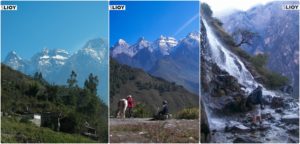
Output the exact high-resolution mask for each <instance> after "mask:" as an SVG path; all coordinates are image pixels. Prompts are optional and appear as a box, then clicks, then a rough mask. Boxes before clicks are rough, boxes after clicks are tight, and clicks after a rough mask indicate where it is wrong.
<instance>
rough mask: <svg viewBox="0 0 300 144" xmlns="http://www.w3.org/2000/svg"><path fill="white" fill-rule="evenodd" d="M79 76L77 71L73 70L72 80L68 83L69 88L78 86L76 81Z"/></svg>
mask: <svg viewBox="0 0 300 144" xmlns="http://www.w3.org/2000/svg"><path fill="white" fill-rule="evenodd" d="M76 77H77V74H76V73H75V71H73V70H72V72H71V75H70V78H69V79H68V80H67V83H68V84H69V87H76V86H77V80H76Z"/></svg>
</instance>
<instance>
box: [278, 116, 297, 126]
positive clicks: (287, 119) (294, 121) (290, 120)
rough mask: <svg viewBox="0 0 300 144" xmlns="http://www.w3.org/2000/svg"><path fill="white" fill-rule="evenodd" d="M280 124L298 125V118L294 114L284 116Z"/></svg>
mask: <svg viewBox="0 0 300 144" xmlns="http://www.w3.org/2000/svg"><path fill="white" fill-rule="evenodd" d="M281 121H282V122H285V123H288V124H296V125H299V116H297V115H295V114H290V115H284V116H283V117H282V118H281Z"/></svg>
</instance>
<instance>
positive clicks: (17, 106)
mask: <svg viewBox="0 0 300 144" xmlns="http://www.w3.org/2000/svg"><path fill="white" fill-rule="evenodd" d="M1 69H2V73H1V76H2V79H1V82H2V87H1V100H2V102H1V104H2V105H1V110H2V112H3V113H7V114H16V113H17V114H25V113H40V114H43V113H51V114H59V113H61V114H62V119H64V118H65V119H69V120H74V123H73V125H70V126H71V128H69V129H68V130H66V129H65V131H64V132H66V133H72V134H74V133H75V134H80V133H81V132H83V131H84V130H85V129H84V126H83V125H84V123H85V122H88V123H89V124H90V126H91V127H94V128H96V132H97V134H98V135H99V140H100V142H107V130H106V129H107V111H108V109H107V106H106V104H104V103H103V101H102V100H101V99H100V98H99V97H98V96H97V95H96V94H95V91H96V90H95V89H93V87H95V86H97V84H98V81H97V80H96V79H97V78H96V77H94V76H93V75H92V74H91V75H90V77H89V79H88V80H87V81H88V83H89V84H90V85H93V86H92V87H90V85H89V86H87V87H86V88H85V89H82V88H79V87H76V86H74V87H69V86H58V85H54V84H47V83H43V82H41V81H38V80H36V79H34V78H31V77H29V76H26V75H24V74H22V73H20V72H18V71H14V70H12V69H11V68H9V67H7V66H5V65H3V64H2V65H1ZM71 75H72V74H71ZM50 125H51V124H50ZM49 127H51V126H49Z"/></svg>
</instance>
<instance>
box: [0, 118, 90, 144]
mask: <svg viewBox="0 0 300 144" xmlns="http://www.w3.org/2000/svg"><path fill="white" fill-rule="evenodd" d="M1 142H2V143H25V142H26V143H27V142H28V143H37V142H42V143H45V142H47V143H66V142H68V143H70V142H71V143H81V142H85V143H94V142H96V141H93V140H91V139H88V138H86V137H83V136H80V135H78V134H67V133H62V132H55V131H52V130H51V129H49V128H40V127H37V126H35V125H33V124H31V123H20V122H18V120H17V119H16V118H14V117H12V118H8V117H1Z"/></svg>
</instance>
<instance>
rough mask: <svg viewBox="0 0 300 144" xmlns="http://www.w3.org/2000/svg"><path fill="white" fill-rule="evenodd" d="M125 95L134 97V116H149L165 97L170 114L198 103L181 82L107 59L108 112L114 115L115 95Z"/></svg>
mask: <svg viewBox="0 0 300 144" xmlns="http://www.w3.org/2000/svg"><path fill="white" fill-rule="evenodd" d="M127 95H132V97H133V99H134V101H135V106H136V107H135V108H134V116H135V117H150V116H152V115H153V114H155V113H156V112H157V110H158V108H159V107H161V106H162V101H163V100H167V101H168V104H169V111H170V113H173V114H175V113H177V112H179V111H180V110H182V109H184V108H193V107H197V108H198V107H199V96H198V95H195V94H193V93H190V92H189V91H187V90H185V89H184V88H183V87H182V86H180V85H177V84H176V83H174V82H173V83H171V82H168V81H166V80H163V79H161V78H157V77H153V76H151V75H149V74H147V73H145V72H144V71H143V70H141V69H136V68H131V67H129V66H127V65H122V64H119V63H118V62H116V61H115V60H113V59H110V112H111V113H110V115H112V116H115V113H116V111H117V103H118V101H119V99H122V98H126V96H127Z"/></svg>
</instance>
